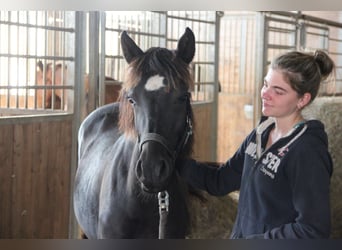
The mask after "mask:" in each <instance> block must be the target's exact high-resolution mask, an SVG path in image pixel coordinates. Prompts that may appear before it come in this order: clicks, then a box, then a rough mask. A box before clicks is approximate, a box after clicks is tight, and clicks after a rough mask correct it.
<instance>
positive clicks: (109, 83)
mask: <svg viewBox="0 0 342 250" xmlns="http://www.w3.org/2000/svg"><path fill="white" fill-rule="evenodd" d="M44 71H45V81H44ZM52 72H53V64H52V63H48V64H46V66H45V68H44V65H43V63H42V61H38V63H37V85H38V86H45V88H46V89H45V90H44V89H43V88H41V89H38V90H37V107H38V108H44V109H54V110H64V109H66V107H67V96H66V91H67V90H66V88H63V86H65V85H66V78H67V73H68V71H67V67H66V65H64V67H63V64H62V63H56V64H55V66H54V75H53V74H52ZM84 85H85V92H86V98H87V99H88V94H89V75H88V74H85V76H84ZM120 90H121V84H117V81H116V80H115V79H114V78H111V77H108V76H106V77H105V104H108V103H112V102H116V101H117V100H118V97H119V93H120ZM44 94H45V96H44Z"/></svg>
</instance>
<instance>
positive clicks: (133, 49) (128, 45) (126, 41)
mask: <svg viewBox="0 0 342 250" xmlns="http://www.w3.org/2000/svg"><path fill="white" fill-rule="evenodd" d="M121 47H122V52H123V54H124V57H125V59H126V61H127V62H128V63H131V62H132V60H133V59H134V58H135V57H137V56H139V55H141V54H143V53H144V52H143V51H142V50H141V49H140V48H139V47H138V46H137V45H136V43H135V42H134V41H133V39H132V38H130V37H129V36H128V34H127V32H126V31H123V32H122V33H121Z"/></svg>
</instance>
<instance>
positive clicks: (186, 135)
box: [138, 114, 193, 160]
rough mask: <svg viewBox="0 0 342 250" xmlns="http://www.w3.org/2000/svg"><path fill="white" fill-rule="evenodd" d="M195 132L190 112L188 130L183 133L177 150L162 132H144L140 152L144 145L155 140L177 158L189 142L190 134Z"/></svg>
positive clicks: (187, 117) (140, 139) (187, 121)
mask: <svg viewBox="0 0 342 250" xmlns="http://www.w3.org/2000/svg"><path fill="white" fill-rule="evenodd" d="M192 134H193V130H192V122H191V119H190V117H189V114H188V115H187V116H186V131H185V133H184V134H183V137H182V139H181V141H180V143H179V144H178V146H177V147H176V149H175V150H172V149H171V147H170V145H169V143H168V141H167V140H166V139H165V138H164V137H163V136H161V135H160V134H157V133H146V134H143V135H142V136H141V137H140V138H139V139H138V142H139V152H141V151H142V146H143V145H144V144H145V143H146V142H148V141H154V142H158V143H159V144H161V145H162V146H163V147H164V148H165V149H166V150H167V152H168V153H169V154H170V156H171V157H172V159H174V160H175V159H176V157H177V156H178V155H179V153H180V152H181V150H182V149H183V148H184V147H185V145H186V144H187V143H188V141H189V138H190V136H191V135H192Z"/></svg>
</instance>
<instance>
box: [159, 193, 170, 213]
mask: <svg viewBox="0 0 342 250" xmlns="http://www.w3.org/2000/svg"><path fill="white" fill-rule="evenodd" d="M158 204H159V212H162V211H166V212H168V211H169V193H168V192H167V191H162V192H159V193H158Z"/></svg>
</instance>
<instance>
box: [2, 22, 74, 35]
mask: <svg viewBox="0 0 342 250" xmlns="http://www.w3.org/2000/svg"><path fill="white" fill-rule="evenodd" d="M0 24H5V25H9V26H11V25H15V26H19V27H27V28H40V29H45V30H55V31H65V32H69V33H75V29H72V28H59V27H54V26H48V25H35V24H28V23H27V24H25V23H17V22H10V21H0Z"/></svg>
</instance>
